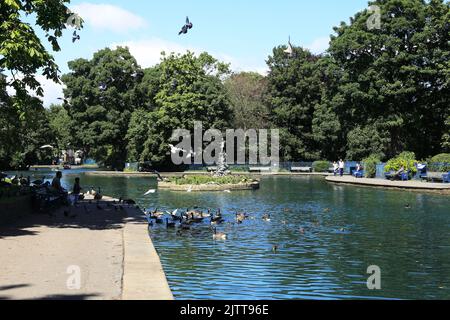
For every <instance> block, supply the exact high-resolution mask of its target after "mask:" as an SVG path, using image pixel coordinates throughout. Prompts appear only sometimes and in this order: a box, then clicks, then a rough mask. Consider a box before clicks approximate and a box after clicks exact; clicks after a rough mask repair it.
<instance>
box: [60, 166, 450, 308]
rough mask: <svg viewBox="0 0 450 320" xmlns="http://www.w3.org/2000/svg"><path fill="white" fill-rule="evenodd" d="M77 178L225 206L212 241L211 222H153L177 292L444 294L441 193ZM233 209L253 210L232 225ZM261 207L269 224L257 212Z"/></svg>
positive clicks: (111, 188) (128, 193)
mask: <svg viewBox="0 0 450 320" xmlns="http://www.w3.org/2000/svg"><path fill="white" fill-rule="evenodd" d="M75 176H76V175H71V176H66V177H65V178H64V182H65V183H67V184H68V185H69V184H71V183H72V182H73V180H74V178H75ZM81 179H82V185H84V186H101V187H102V192H103V193H104V194H107V195H112V196H115V197H120V196H124V197H130V198H133V199H135V200H136V201H137V202H138V203H139V204H140V205H141V206H142V207H146V208H152V209H154V208H159V209H160V210H174V209H176V208H183V209H185V208H192V207H194V206H197V207H199V208H205V209H207V208H221V209H222V212H223V213H224V216H225V219H226V220H227V222H226V223H225V224H223V225H222V226H220V227H219V228H218V229H219V231H221V232H225V233H226V234H227V235H228V240H227V241H214V240H213V238H212V231H211V229H210V226H209V225H208V223H204V224H199V225H197V226H195V227H194V228H193V230H191V231H188V232H184V233H183V234H182V235H179V234H177V231H176V230H166V229H165V228H164V226H157V227H154V228H153V229H151V237H152V239H153V242H154V245H155V247H156V249H157V251H158V253H159V254H160V256H161V261H162V264H163V267H164V270H165V272H166V275H167V278H168V281H169V284H170V287H171V289H172V291H173V294H174V296H175V298H177V299H237V300H239V299H303V298H305V299H350V298H364V299H378V298H389V299H449V298H450V232H449V230H450V210H449V208H450V197H448V196H442V195H433V194H421V193H410V192H402V191H392V190H382V189H373V188H363V187H361V188H360V187H353V186H337V185H332V184H328V183H327V182H326V181H324V179H323V178H317V177H267V178H263V179H262V184H261V189H260V190H257V191H243V192H233V193H231V194H227V193H184V192H182V193H176V192H169V191H159V192H158V193H156V194H152V195H149V196H143V194H144V193H145V192H146V191H147V190H148V189H150V188H156V180H155V179H152V178H125V177H114V178H112V177H111V178H110V177H93V176H84V175H82V174H81ZM406 204H410V205H411V209H406V208H405V205H406ZM236 211H244V212H246V213H248V214H249V215H250V217H251V218H250V219H248V220H247V221H245V222H244V223H243V224H241V225H236V224H234V213H235V212H236ZM266 213H268V214H270V215H271V221H270V222H265V221H263V220H262V216H263V214H266ZM301 228H303V229H304V233H302V232H300V229H301ZM274 245H276V246H278V251H277V252H274V251H273V246H274ZM370 265H377V266H379V267H380V268H381V284H382V289H381V290H375V291H371V290H368V289H367V286H366V281H367V278H368V277H369V275H368V274H367V268H368V267H369V266H370Z"/></svg>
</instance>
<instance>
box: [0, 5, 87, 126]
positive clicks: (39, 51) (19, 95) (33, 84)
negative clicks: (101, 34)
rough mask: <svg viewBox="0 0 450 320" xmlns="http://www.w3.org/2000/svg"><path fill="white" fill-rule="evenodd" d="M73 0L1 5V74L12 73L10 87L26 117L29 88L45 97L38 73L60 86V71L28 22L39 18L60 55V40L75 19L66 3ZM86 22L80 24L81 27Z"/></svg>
mask: <svg viewBox="0 0 450 320" xmlns="http://www.w3.org/2000/svg"><path fill="white" fill-rule="evenodd" d="M68 2H69V0H46V1H43V0H3V1H1V3H0V21H1V23H0V73H2V72H4V71H9V72H10V73H11V76H12V80H11V82H10V83H9V85H10V86H11V87H13V88H14V89H15V91H16V99H15V100H14V103H13V104H14V106H15V107H16V108H17V109H18V110H19V111H20V113H21V116H22V117H23V116H24V115H25V113H26V112H27V111H28V109H29V103H30V99H31V97H30V95H29V92H28V88H30V89H31V90H33V91H36V93H37V95H38V96H43V90H42V87H41V85H40V83H39V82H38V81H37V80H36V74H37V72H38V71H42V74H43V75H44V76H46V77H47V78H48V79H51V80H53V81H55V82H59V74H58V73H59V69H58V66H57V65H56V63H55V61H54V58H53V56H52V55H51V54H50V53H49V52H48V51H47V50H46V49H45V47H44V45H43V44H42V43H41V40H40V39H39V38H38V36H37V35H36V33H35V31H34V29H33V27H32V26H31V25H30V24H29V23H27V22H24V21H23V20H24V18H25V17H26V16H33V15H34V16H35V17H36V18H35V23H36V25H37V26H39V27H40V28H41V29H42V30H43V31H44V32H45V37H46V39H47V40H48V41H49V43H50V44H51V46H52V49H53V51H60V47H59V44H58V38H59V37H61V36H62V31H63V30H64V29H65V28H66V26H65V23H66V21H67V20H68V19H69V17H70V16H71V13H70V12H69V10H68V8H67V6H66V5H65V3H68ZM81 23H82V20H80V27H81Z"/></svg>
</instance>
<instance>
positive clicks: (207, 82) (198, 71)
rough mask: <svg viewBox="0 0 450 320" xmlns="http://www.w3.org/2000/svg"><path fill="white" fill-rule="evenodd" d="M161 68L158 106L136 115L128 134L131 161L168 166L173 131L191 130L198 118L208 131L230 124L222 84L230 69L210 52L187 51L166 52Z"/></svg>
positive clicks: (158, 83) (156, 104)
mask: <svg viewBox="0 0 450 320" xmlns="http://www.w3.org/2000/svg"><path fill="white" fill-rule="evenodd" d="M158 70H159V72H160V77H159V82H156V83H157V86H158V93H157V94H156V96H155V98H154V102H155V108H154V109H153V111H150V112H148V113H147V114H145V112H144V110H145V109H142V110H139V111H136V112H135V114H134V115H133V117H132V121H131V123H130V127H129V130H128V135H127V138H128V141H131V142H132V143H131V144H130V146H129V150H128V154H129V159H130V160H134V161H152V162H153V164H154V165H156V166H167V165H170V163H171V161H170V152H169V151H170V149H169V146H168V144H169V143H171V142H170V138H171V137H172V133H173V131H174V130H176V129H186V130H191V132H192V131H193V129H194V122H195V121H201V122H203V125H204V129H205V130H206V129H209V128H216V129H224V128H226V126H227V125H228V124H229V122H230V118H231V116H230V115H231V112H230V107H229V102H228V98H227V95H226V90H225V88H224V85H223V83H222V79H223V78H224V77H225V76H227V75H228V74H229V68H228V65H227V64H224V63H222V62H220V61H218V60H216V59H215V58H213V57H212V56H210V55H209V54H207V53H202V54H200V55H199V56H195V55H194V54H193V53H192V52H187V53H186V54H183V55H181V54H170V55H166V54H164V53H163V56H162V60H161V63H160V65H159V67H158ZM150 91H152V92H156V91H153V89H150ZM151 102H152V99H150V101H149V103H151ZM146 105H147V104H146ZM143 137H145V142H144V143H143V148H142V147H141V143H142V141H143Z"/></svg>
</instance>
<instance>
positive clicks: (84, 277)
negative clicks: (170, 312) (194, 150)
mask: <svg viewBox="0 0 450 320" xmlns="http://www.w3.org/2000/svg"><path fill="white" fill-rule="evenodd" d="M105 200H106V201H105ZM111 201H112V199H103V200H102V201H101V202H100V207H98V206H97V203H96V202H94V201H92V202H91V203H89V200H87V201H85V202H84V203H81V204H80V205H79V207H78V208H72V209H71V211H70V212H68V211H67V208H62V209H60V210H58V211H57V212H55V213H54V216H53V217H51V216H48V215H32V216H28V217H26V218H23V219H21V220H19V222H17V223H15V224H14V225H9V226H7V227H0V268H1V272H0V300H2V299H4V300H7V299H75V300H82V299H95V300H105V299H107V300H111V299H113V300H114V299H122V298H124V299H127V298H133V299H156V298H159V299H172V294H171V292H170V289H169V286H168V284H167V281H166V278H165V274H164V272H163V270H162V267H161V264H160V260H159V257H158V255H157V254H156V252H155V251H154V248H153V245H152V243H151V240H150V238H149V236H148V230H147V224H146V223H145V221H144V220H143V218H142V212H141V211H140V210H138V209H136V208H135V207H134V206H133V207H131V206H128V207H125V206H122V208H123V210H121V209H120V207H119V206H116V205H114V204H112V202H111ZM65 211H66V212H65ZM65 213H66V214H67V215H68V216H66V214H65ZM128 272H129V274H128ZM136 272H138V273H139V274H137V273H136ZM78 275H79V277H78ZM77 279H79V288H77ZM148 283H151V284H152V285H148V286H147V284H148ZM124 289H126V290H124Z"/></svg>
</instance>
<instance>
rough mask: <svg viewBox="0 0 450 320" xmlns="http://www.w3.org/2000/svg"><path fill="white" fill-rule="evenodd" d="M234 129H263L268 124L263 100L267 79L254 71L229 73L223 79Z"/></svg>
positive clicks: (266, 110) (265, 105)
mask: <svg viewBox="0 0 450 320" xmlns="http://www.w3.org/2000/svg"><path fill="white" fill-rule="evenodd" d="M224 84H225V88H226V89H227V93H228V97H229V100H230V105H231V109H232V112H233V120H232V121H233V127H234V128H236V129H244V130H247V129H251V128H253V129H265V128H268V127H269V125H270V121H269V109H268V107H267V104H266V101H265V95H266V92H267V80H266V78H265V77H264V76H262V75H260V74H258V73H255V72H241V73H236V74H233V75H231V77H229V78H228V79H227V80H226V81H225V83H224Z"/></svg>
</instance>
